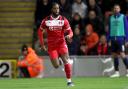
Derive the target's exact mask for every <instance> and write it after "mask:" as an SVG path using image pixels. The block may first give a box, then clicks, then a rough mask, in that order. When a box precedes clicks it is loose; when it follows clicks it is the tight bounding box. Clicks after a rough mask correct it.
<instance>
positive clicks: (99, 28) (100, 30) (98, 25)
mask: <svg viewBox="0 0 128 89" xmlns="http://www.w3.org/2000/svg"><path fill="white" fill-rule="evenodd" d="M84 23H85V25H87V24H92V26H93V28H94V32H96V33H97V34H98V35H99V36H101V35H102V34H105V30H104V22H103V21H101V20H100V19H99V18H98V17H97V16H96V13H95V11H94V10H90V11H89V14H88V17H87V18H86V19H84Z"/></svg>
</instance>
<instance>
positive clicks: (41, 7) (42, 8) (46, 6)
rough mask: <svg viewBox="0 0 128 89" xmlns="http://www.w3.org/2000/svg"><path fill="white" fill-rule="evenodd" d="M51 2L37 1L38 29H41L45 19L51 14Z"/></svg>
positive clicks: (46, 0) (47, 0) (36, 19)
mask: <svg viewBox="0 0 128 89" xmlns="http://www.w3.org/2000/svg"><path fill="white" fill-rule="evenodd" d="M50 8H51V2H50V0H37V5H36V12H35V22H36V26H37V28H38V27H39V25H40V23H41V21H42V19H43V18H45V17H46V16H48V15H49V14H50Z"/></svg>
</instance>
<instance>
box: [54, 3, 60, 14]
mask: <svg viewBox="0 0 128 89" xmlns="http://www.w3.org/2000/svg"><path fill="white" fill-rule="evenodd" d="M59 12H60V8H59V5H58V4H56V5H54V6H53V7H52V14H53V15H55V16H58V15H59Z"/></svg>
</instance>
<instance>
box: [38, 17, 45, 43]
mask: <svg viewBox="0 0 128 89" xmlns="http://www.w3.org/2000/svg"><path fill="white" fill-rule="evenodd" d="M44 29H46V24H45V19H44V20H43V21H42V22H41V25H40V27H39V29H38V38H39V41H40V44H41V45H44V40H43V33H42V32H43V30H44Z"/></svg>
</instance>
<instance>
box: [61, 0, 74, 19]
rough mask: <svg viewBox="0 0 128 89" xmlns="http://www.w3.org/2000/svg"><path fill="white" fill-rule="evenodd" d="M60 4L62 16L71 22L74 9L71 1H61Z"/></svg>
mask: <svg viewBox="0 0 128 89" xmlns="http://www.w3.org/2000/svg"><path fill="white" fill-rule="evenodd" d="M59 4H60V14H61V15H63V16H65V17H66V18H67V19H68V20H69V21H71V16H72V15H71V13H72V8H71V5H70V2H69V0H59Z"/></svg>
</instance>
